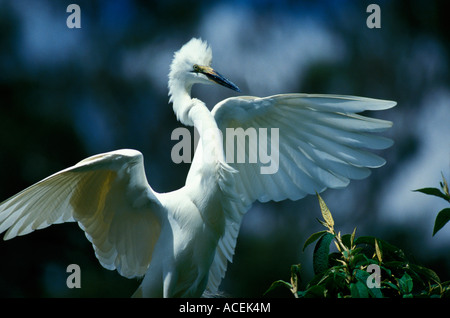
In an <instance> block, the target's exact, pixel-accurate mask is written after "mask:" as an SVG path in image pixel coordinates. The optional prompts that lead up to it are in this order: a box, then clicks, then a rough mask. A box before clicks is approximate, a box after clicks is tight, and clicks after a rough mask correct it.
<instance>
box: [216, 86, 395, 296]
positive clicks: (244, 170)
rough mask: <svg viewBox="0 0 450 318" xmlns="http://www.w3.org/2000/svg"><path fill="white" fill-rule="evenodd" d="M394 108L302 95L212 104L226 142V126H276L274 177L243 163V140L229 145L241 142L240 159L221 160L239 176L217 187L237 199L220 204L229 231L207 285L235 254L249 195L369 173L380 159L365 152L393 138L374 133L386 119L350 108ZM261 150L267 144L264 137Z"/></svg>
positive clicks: (338, 183)
mask: <svg viewBox="0 0 450 318" xmlns="http://www.w3.org/2000/svg"><path fill="white" fill-rule="evenodd" d="M395 105H396V103H395V102H392V101H385V100H377V99H370V98H364V97H356V96H343V95H308V94H284V95H274V96H270V97H266V98H258V97H252V96H242V97H233V98H229V99H226V100H224V101H222V102H221V103H219V104H217V105H216V106H215V107H214V109H213V110H212V114H213V116H214V118H215V120H216V122H217V125H218V127H219V129H220V130H221V131H222V133H223V136H224V145H227V146H228V147H230V142H232V141H231V140H227V138H226V128H238V127H241V128H242V129H244V130H245V129H247V128H255V129H256V130H257V131H258V129H259V128H267V129H270V128H278V129H279V144H278V146H279V148H278V156H279V157H278V165H279V166H278V170H277V171H276V173H274V174H261V173H260V168H261V167H262V166H263V164H262V163H261V162H260V161H258V162H256V163H251V162H250V161H249V159H250V158H251V152H250V151H249V150H248V147H247V148H245V145H244V144H243V142H242V141H241V140H238V144H237V145H236V146H234V153H236V152H237V147H244V148H241V149H246V154H245V159H246V162H245V163H236V162H229V161H228V157H227V163H228V164H229V165H230V166H231V167H232V168H234V169H236V170H237V172H238V173H234V174H230V175H229V176H228V177H229V178H232V179H233V182H231V183H230V184H232V185H233V186H230V187H228V188H226V187H225V188H224V189H222V190H223V191H224V192H227V191H229V192H233V193H237V196H238V197H239V198H240V201H238V202H229V203H224V213H225V214H226V217H227V218H228V222H227V229H226V232H225V235H224V236H223V237H222V238H221V240H220V242H219V244H218V247H217V251H216V256H215V259H214V262H213V265H212V267H211V271H210V280H209V282H208V290H209V291H211V292H215V291H217V288H218V285H219V284H220V280H221V279H222V277H223V276H224V273H225V270H226V265H227V261H230V260H231V259H232V256H233V254H234V247H235V245H236V238H237V235H238V232H239V227H240V224H241V220H242V217H243V215H244V214H245V212H246V211H247V210H248V208H249V207H250V206H251V204H252V203H253V202H254V201H255V200H259V201H261V202H266V201H270V200H274V201H280V200H284V199H292V200H297V199H300V198H302V197H304V196H305V195H307V194H313V193H315V192H322V191H323V190H325V189H326V188H342V187H345V186H347V185H348V183H349V182H350V180H351V179H363V178H365V177H367V176H369V175H370V170H369V168H376V167H380V166H382V165H383V164H384V163H385V160H384V159H383V158H381V157H379V156H378V155H375V154H373V153H372V152H370V149H385V148H388V147H390V146H391V145H392V141H391V140H390V139H388V138H385V137H382V136H377V135H374V134H373V133H378V132H382V131H384V130H386V129H388V128H390V127H391V126H392V123H391V122H389V121H385V120H380V119H375V118H370V117H365V116H362V115H358V114H356V113H359V112H363V111H367V110H384V109H389V108H391V107H393V106H395ZM227 143H228V144H227ZM267 147H268V149H270V142H269V143H268V144H267ZM226 148H227V147H225V149H224V151H226ZM251 151H256V150H255V149H253V150H251ZM233 159H234V158H233ZM227 196H228V195H227ZM229 196H230V197H233V195H229ZM231 216H232V217H231ZM231 220H232V221H231Z"/></svg>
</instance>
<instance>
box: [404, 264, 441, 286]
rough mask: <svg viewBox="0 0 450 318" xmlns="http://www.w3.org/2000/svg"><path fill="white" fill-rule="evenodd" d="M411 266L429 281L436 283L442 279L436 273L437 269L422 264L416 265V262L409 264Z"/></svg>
mask: <svg viewBox="0 0 450 318" xmlns="http://www.w3.org/2000/svg"><path fill="white" fill-rule="evenodd" d="M409 267H410V268H411V270H413V271H414V272H416V273H417V274H419V275H421V276H423V277H425V278H426V279H427V280H428V281H430V280H431V281H433V282H435V283H440V282H441V280H440V279H439V276H438V275H437V274H436V272H435V271H433V270H431V269H429V268H426V267H423V266H420V265H416V264H409Z"/></svg>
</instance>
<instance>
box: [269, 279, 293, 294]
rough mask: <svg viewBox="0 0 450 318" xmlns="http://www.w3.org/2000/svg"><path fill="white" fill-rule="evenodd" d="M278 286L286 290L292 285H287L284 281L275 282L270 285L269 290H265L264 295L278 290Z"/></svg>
mask: <svg viewBox="0 0 450 318" xmlns="http://www.w3.org/2000/svg"><path fill="white" fill-rule="evenodd" d="M280 286H281V287H287V288H288V289H291V288H292V285H291V284H289V283H287V282H285V281H284V280H277V281H276V282H273V283H272V285H270V287H269V289H267V290H266V291H265V292H264V295H266V294H267V293H269V292H271V291H272V290H274V289H275V288H278V287H280Z"/></svg>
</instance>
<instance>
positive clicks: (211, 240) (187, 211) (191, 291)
mask: <svg viewBox="0 0 450 318" xmlns="http://www.w3.org/2000/svg"><path fill="white" fill-rule="evenodd" d="M211 60H212V54H211V49H210V48H209V47H208V46H207V44H206V43H205V42H203V41H201V40H199V39H192V40H191V41H189V42H188V43H187V44H185V45H184V46H183V47H182V48H181V50H180V51H178V52H177V53H176V54H175V56H174V60H173V62H172V66H171V71H170V74H169V94H170V101H171V102H172V104H173V109H174V112H175V114H176V116H177V118H178V119H179V120H180V121H181V122H182V123H183V124H185V125H190V126H195V127H196V128H197V129H198V131H199V134H200V140H199V144H198V147H197V150H196V152H195V155H194V159H193V162H192V164H191V168H190V170H189V173H188V176H187V178H186V183H185V185H184V186H183V187H182V188H181V189H178V190H175V191H172V192H168V193H158V192H156V191H154V190H153V189H152V188H151V187H150V185H149V184H148V182H147V178H146V175H145V169H144V161H143V156H142V154H141V153H140V152H138V151H136V150H131V149H123V150H117V151H112V152H109V153H105V154H100V155H96V156H93V157H90V158H87V159H85V160H83V161H81V162H79V163H78V164H76V165H75V166H73V167H71V168H68V169H65V170H63V171H60V172H58V173H56V174H54V175H52V176H50V177H48V178H46V179H44V180H42V181H40V182H38V183H36V184H34V185H32V186H31V187H29V188H27V189H25V190H24V191H22V192H20V193H19V194H17V195H15V196H13V197H11V198H10V199H7V200H6V201H4V202H2V203H1V204H0V233H2V232H3V231H6V230H7V233H6V234H5V236H4V239H9V238H13V237H15V236H16V235H24V234H27V233H29V232H31V231H33V230H36V229H41V228H44V227H46V226H49V225H51V224H55V223H61V222H70V221H76V222H78V224H79V225H80V227H81V228H82V229H83V230H84V231H85V233H86V236H87V238H88V239H89V240H90V241H91V242H92V244H93V246H94V250H95V253H96V256H97V257H98V259H99V261H100V263H101V264H102V265H103V266H104V267H106V268H108V269H117V270H118V272H119V273H120V274H121V275H123V276H125V277H130V278H131V277H136V276H138V277H141V276H145V277H144V278H143V280H142V283H141V285H140V286H139V288H138V290H137V291H136V293H135V296H143V297H199V296H201V295H202V294H203V293H204V291H205V290H207V291H209V292H212V293H215V292H217V289H218V286H219V284H220V281H221V279H222V278H223V277H224V275H225V271H226V267H227V263H228V262H229V261H231V260H232V256H233V254H234V248H235V244H236V239H237V236H238V233H239V228H240V224H241V221H242V218H243V216H244V214H245V212H246V211H247V210H248V209H249V208H250V207H251V205H252V203H253V202H254V201H256V200H259V201H261V202H266V201H269V200H275V201H280V200H284V199H292V200H297V199H300V198H302V197H304V196H305V195H307V194H313V193H315V192H321V191H323V190H325V189H326V188H340V187H345V186H346V185H347V184H348V183H349V180H350V179H362V178H365V177H367V176H368V175H369V173H370V171H369V169H368V168H375V167H379V166H381V165H383V164H384V160H383V159H382V158H380V157H378V156H376V155H374V154H372V153H371V152H369V151H367V149H366V148H368V149H384V148H387V147H389V146H390V145H391V144H392V142H391V141H390V140H389V139H387V138H384V137H381V136H376V135H373V134H372V133H373V132H379V131H383V130H385V129H387V128H389V127H390V126H391V123H390V122H387V121H383V120H379V119H372V118H368V117H363V116H360V115H356V114H355V113H357V112H361V111H365V110H382V109H387V108H391V107H393V106H394V105H395V102H390V101H381V100H375V99H368V98H361V97H352V96H337V95H306V94H286V95H275V96H270V97H266V98H258V97H249V96H244V97H232V98H228V99H226V100H224V101H222V102H220V103H218V104H217V105H216V106H215V107H214V108H213V110H212V111H209V110H208V108H207V107H206V106H205V104H204V103H203V102H202V101H200V100H198V99H195V98H192V97H191V88H192V85H194V84H196V83H211V82H215V83H218V84H221V85H223V86H226V87H228V88H231V89H234V90H238V88H237V87H236V86H235V85H234V84H233V83H231V82H230V81H228V80H227V79H225V78H224V77H223V76H221V75H220V74H218V73H217V72H215V71H214V70H213V69H212V68H211V67H210V63H211ZM233 128H242V129H244V130H246V129H250V128H255V129H256V128H270V129H277V132H278V131H279V140H276V141H275V140H268V141H267V143H268V144H267V146H268V147H269V145H270V146H272V148H271V149H276V151H277V155H279V156H278V157H277V159H276V160H275V161H276V164H277V167H276V168H277V169H276V170H275V171H272V172H271V173H261V171H262V170H261V169H260V168H261V167H263V166H264V162H260V161H258V162H248V161H246V162H239V161H235V160H231V161H230V158H228V157H227V155H226V151H225V150H226V149H228V147H229V146H230V147H231V148H232V147H233V146H234V147H235V148H239V147H241V146H242V145H240V144H239V141H237V144H236V145H235V144H234V139H233V138H229V139H227V138H225V131H226V129H233ZM256 131H258V130H256ZM258 137H259V138H262V135H259V136H258ZM231 139H233V140H231ZM273 146H277V147H276V148H273ZM244 148H245V145H244ZM245 149H246V150H245V151H246V152H245V158H246V159H248V158H249V157H251V155H253V154H254V153H252V152H253V151H257V150H256V149H251V147H250V146H249V147H248V149H247V148H245ZM231 159H234V158H231Z"/></svg>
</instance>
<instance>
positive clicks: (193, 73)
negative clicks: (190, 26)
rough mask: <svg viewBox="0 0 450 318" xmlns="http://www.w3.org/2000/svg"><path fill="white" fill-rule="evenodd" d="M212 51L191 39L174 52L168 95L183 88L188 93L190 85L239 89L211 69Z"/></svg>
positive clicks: (198, 41)
mask: <svg viewBox="0 0 450 318" xmlns="http://www.w3.org/2000/svg"><path fill="white" fill-rule="evenodd" d="M211 61H212V51H211V48H210V47H209V46H208V44H207V43H206V42H204V41H202V40H200V39H196V38H193V39H191V40H190V41H189V42H188V43H186V44H185V45H183V47H182V48H181V49H180V50H179V51H177V52H175V55H174V58H173V61H172V65H171V66H170V73H169V94H170V95H173V94H174V93H175V91H174V90H176V89H180V87H179V86H177V85H182V87H183V86H184V88H185V89H187V90H188V91H189V92H190V89H191V87H192V85H194V84H196V83H202V84H212V83H216V84H220V85H222V86H225V87H228V88H230V89H232V90H235V91H238V92H239V91H240V90H239V88H238V87H237V86H236V85H235V84H233V83H232V82H230V81H229V80H227V79H226V78H225V77H223V76H222V75H220V74H219V73H217V72H216V71H215V70H213V69H212V67H211Z"/></svg>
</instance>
